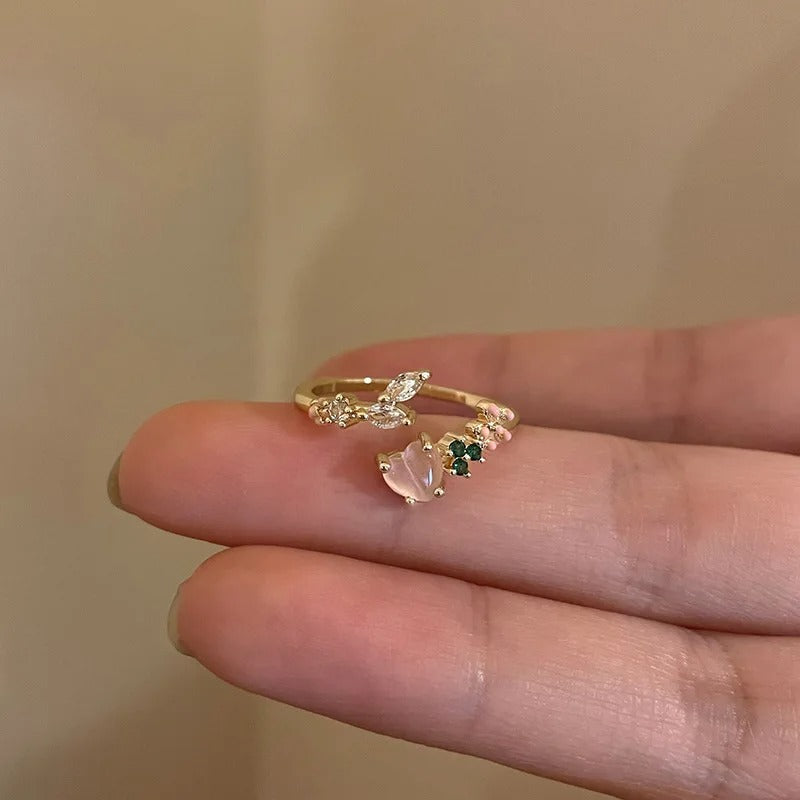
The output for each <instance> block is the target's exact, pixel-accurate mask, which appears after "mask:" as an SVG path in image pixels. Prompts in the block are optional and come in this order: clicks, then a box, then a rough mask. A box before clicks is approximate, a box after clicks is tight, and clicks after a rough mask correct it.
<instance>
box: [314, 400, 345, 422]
mask: <svg viewBox="0 0 800 800" xmlns="http://www.w3.org/2000/svg"><path fill="white" fill-rule="evenodd" d="M351 413H352V409H351V408H350V403H349V402H348V401H347V398H346V397H341V398H337V397H330V398H326V399H324V400H322V401H320V402H319V403H318V404H317V415H318V416H319V418H320V419H321V420H322V421H323V422H333V423H338V422H346V421H347V420H348V419H349V417H350V414H351Z"/></svg>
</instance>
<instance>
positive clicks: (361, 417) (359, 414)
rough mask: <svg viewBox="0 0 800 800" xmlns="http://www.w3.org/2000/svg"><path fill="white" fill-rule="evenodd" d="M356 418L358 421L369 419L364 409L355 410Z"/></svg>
mask: <svg viewBox="0 0 800 800" xmlns="http://www.w3.org/2000/svg"><path fill="white" fill-rule="evenodd" d="M356 418H357V419H358V420H359V421H360V422H366V421H367V420H368V419H369V414H367V412H366V411H363V410H361V411H357V412H356Z"/></svg>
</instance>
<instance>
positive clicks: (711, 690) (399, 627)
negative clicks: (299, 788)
mask: <svg viewBox="0 0 800 800" xmlns="http://www.w3.org/2000/svg"><path fill="white" fill-rule="evenodd" d="M418 368H427V369H430V370H431V371H432V372H433V380H434V381H435V382H436V383H439V384H443V385H448V386H455V387H459V388H464V389H469V390H473V391H475V392H479V393H483V394H485V395H487V396H489V397H496V398H498V399H500V400H502V401H504V402H507V403H509V404H510V405H512V406H514V407H516V408H517V409H518V410H519V411H520V413H521V419H522V422H523V423H524V424H522V425H520V427H519V428H518V429H517V431H516V432H515V435H514V441H513V442H512V443H511V444H509V445H507V446H504V447H503V448H502V451H501V452H498V454H497V455H496V456H494V457H493V458H491V459H490V460H488V461H487V463H486V464H485V465H483V467H482V468H481V470H480V472H479V473H478V474H476V475H475V477H474V478H473V479H472V480H471V481H469V482H466V481H461V482H458V481H456V480H453V481H451V482H450V486H449V488H448V493H447V496H446V497H445V498H443V499H441V500H434V501H433V502H431V503H427V504H425V505H417V506H415V507H408V506H407V505H406V504H405V503H403V501H402V500H401V499H400V498H398V497H397V496H396V495H394V494H393V493H392V492H390V491H389V490H388V489H387V487H386V486H385V485H384V484H383V481H382V479H381V477H380V474H379V473H378V471H377V470H376V468H375V464H374V461H373V458H374V454H375V453H376V452H378V451H379V450H386V449H388V448H391V447H397V448H402V446H403V445H404V444H405V443H406V442H408V441H409V439H410V438H411V436H410V435H409V431H408V429H406V430H404V431H395V432H394V433H395V434H397V435H396V436H395V438H394V440H393V438H392V435H391V434H387V433H386V432H382V431H377V430H375V429H372V428H371V427H370V426H368V425H359V426H356V427H355V428H353V429H350V430H347V431H340V430H338V429H335V428H324V429H323V428H318V427H316V426H314V425H313V424H311V423H310V421H309V420H308V418H307V417H306V416H305V415H304V414H302V413H301V412H299V411H298V410H297V409H296V408H294V407H293V406H292V405H290V404H262V403H191V404H185V405H180V406H177V407H175V408H171V409H168V410H166V411H164V412H162V413H160V414H158V415H157V416H155V417H154V418H153V419H151V420H150V421H148V422H147V423H146V424H145V425H144V426H143V427H142V428H141V429H140V430H139V431H138V432H137V433H136V435H135V436H134V437H133V439H132V440H131V442H130V443H129V444H128V446H127V448H126V449H125V452H124V454H123V456H122V459H121V462H120V466H119V471H118V491H119V495H118V497H119V502H120V503H121V505H122V506H123V507H124V508H125V509H126V510H127V511H130V512H131V513H134V514H137V515H138V516H140V517H141V518H142V519H144V520H147V521H148V522H150V523H152V524H154V525H157V526H159V527H161V528H164V529H166V530H169V531H173V532H175V533H179V534H182V535H185V536H191V537H194V538H198V539H205V540H208V541H212V542H218V543H219V544H223V545H229V546H231V547H232V549H229V550H225V551H223V552H221V553H220V554H218V555H216V556H214V557H213V558H211V559H209V560H208V561H207V562H206V563H205V564H203V565H202V566H201V567H200V568H199V569H198V570H197V572H195V574H194V575H193V576H192V577H191V578H189V579H188V581H186V582H185V583H184V584H183V586H182V587H181V590H180V593H179V596H178V598H177V599H176V604H175V609H176V611H175V620H174V622H175V625H176V632H177V637H178V638H179V641H180V647H181V648H182V649H183V650H184V651H185V652H187V653H189V654H191V655H192V656H194V657H195V658H196V659H198V660H199V661H200V662H201V663H202V664H204V665H205V666H206V667H208V668H209V669H210V670H212V671H213V672H215V673H216V674H217V675H219V676H220V677H222V678H224V679H225V680H227V681H230V682H231V683H234V684H237V685H239V686H242V687H245V688H246V689H249V690H251V691H253V692H257V693H260V694H263V695H266V696H268V697H272V698H275V699H278V700H281V701H283V702H286V703H291V704H293V705H296V706H299V707H302V708H306V709H311V710H313V711H315V712H318V713H321V714H326V715H328V716H330V717H334V718H336V719H340V720H344V721H346V722H349V723H352V724H354V725H358V726H361V727H364V728H368V729H370V730H375V731H380V732H381V733H386V734H389V735H391V736H397V737H402V738H404V739H410V740H413V741H417V742H423V743H425V744H429V745H434V746H436V747H442V748H447V749H449V750H457V751H460V752H464V753H471V754H474V755H477V756H481V757H483V758H488V759H492V760H494V761H499V762H502V763H504V764H509V765H511V766H514V767H517V768H519V769H523V770H528V771H530V772H534V773H537V774H539V775H544V776H548V777H551V778H556V779H559V780H562V781H567V782H570V783H574V784H578V785H581V786H587V787H590V788H594V789H598V790H600V791H603V792H607V793H610V794H614V795H616V796H619V797H622V798H637V799H639V798H659V799H661V800H667V799H669V800H680V799H682V798H695V799H696V798H707V799H708V800H711V799H712V798H714V799H715V800H717V799H718V800H733V798H747V800H753V799H754V798H758V799H760V798H764V800H766V799H767V798H769V799H770V800H775V799H776V798H798V797H800V638H798V637H800V459H798V458H797V456H796V455H794V454H796V453H798V452H800V318H797V319H783V320H772V321H764V322H757V323H740V324H731V325H725V326H719V327H710V328H703V329H696V330H684V331H668V332H664V331H662V332H655V331H646V330H631V331H607V332H572V333H534V334H529V335H514V336H481V335H474V336H454V337H443V338H438V339H433V340H424V341H413V342H403V343H395V344H385V345H379V346H375V347H371V348H368V349H366V350H363V351H360V352H356V353H350V354H348V355H345V356H342V357H340V358H338V359H336V360H335V361H334V362H332V363H330V364H328V365H326V366H325V367H324V369H323V370H322V372H323V373H324V374H333V375H354V376H359V375H367V374H374V375H393V374H395V373H397V372H400V371H402V370H405V369H418ZM450 422H452V420H450ZM417 427H418V429H425V430H430V431H432V432H434V433H435V432H437V431H438V432H441V431H443V430H444V429H445V428H446V427H448V420H447V419H445V418H443V417H437V416H433V415H431V416H425V417H424V418H423V419H422V420H420V422H419V423H418V425H417Z"/></svg>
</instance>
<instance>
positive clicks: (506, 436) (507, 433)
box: [503, 428, 511, 442]
mask: <svg viewBox="0 0 800 800" xmlns="http://www.w3.org/2000/svg"><path fill="white" fill-rule="evenodd" d="M503 441H504V442H510V441H511V431H507V430H506V429H505V428H503Z"/></svg>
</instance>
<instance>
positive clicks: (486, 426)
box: [445, 403, 514, 478]
mask: <svg viewBox="0 0 800 800" xmlns="http://www.w3.org/2000/svg"><path fill="white" fill-rule="evenodd" d="M513 419H514V412H513V411H511V409H509V408H500V407H499V406H498V405H496V404H495V403H490V404H489V405H487V406H485V407H482V408H480V409H479V411H478V418H477V419H475V420H473V421H472V422H469V423H467V425H466V432H467V436H466V437H464V438H458V439H453V441H451V442H450V444H449V445H448V447H447V452H446V454H445V469H446V470H447V471H448V472H449V473H450V474H451V475H457V476H459V477H462V478H469V477H470V476H471V475H472V473H471V472H470V469H469V465H470V462H471V461H478V462H481V463H482V462H484V461H485V460H486V459H485V458H484V456H483V454H484V451H486V450H495V449H497V445H498V444H499V443H500V442H509V441H511V431H509V430H507V429H506V427H505V424H506V423H508V422H510V421H511V420H513Z"/></svg>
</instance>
